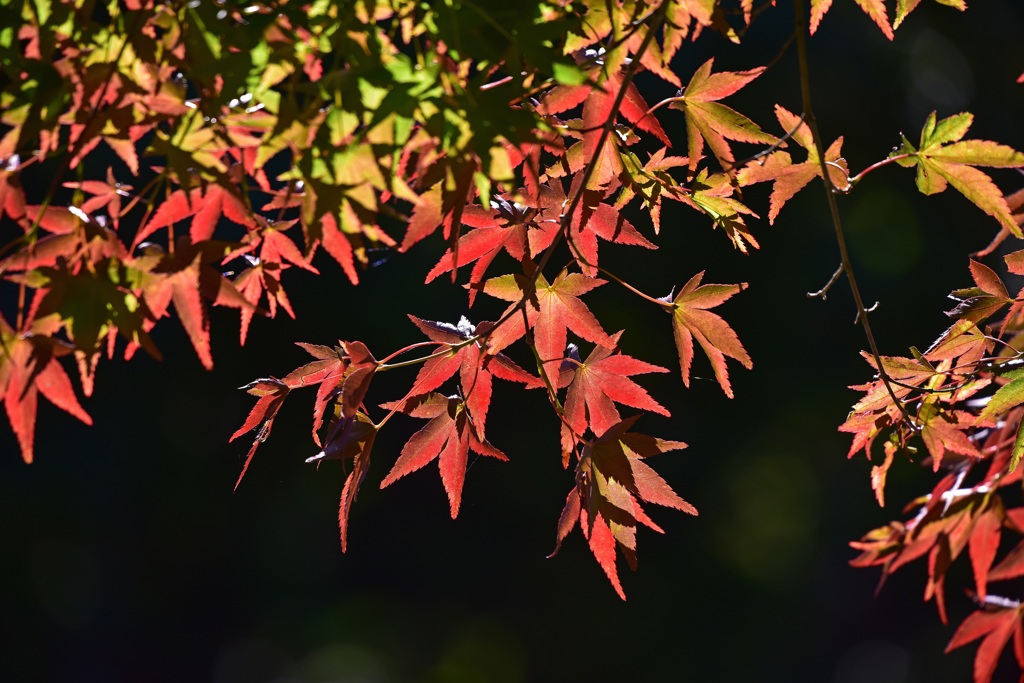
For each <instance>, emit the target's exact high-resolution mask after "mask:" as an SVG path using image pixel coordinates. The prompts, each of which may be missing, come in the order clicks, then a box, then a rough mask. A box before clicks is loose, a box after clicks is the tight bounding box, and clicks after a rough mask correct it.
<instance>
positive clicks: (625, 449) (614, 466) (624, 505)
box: [551, 416, 697, 600]
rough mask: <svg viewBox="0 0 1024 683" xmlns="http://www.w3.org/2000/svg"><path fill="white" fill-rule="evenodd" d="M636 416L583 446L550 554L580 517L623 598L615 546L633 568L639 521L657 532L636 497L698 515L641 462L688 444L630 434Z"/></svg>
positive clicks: (591, 547)
mask: <svg viewBox="0 0 1024 683" xmlns="http://www.w3.org/2000/svg"><path fill="white" fill-rule="evenodd" d="M637 419H639V416H633V417H630V418H627V419H625V420H622V421H621V422H618V423H616V424H614V425H612V426H611V427H609V428H608V429H607V430H605V432H604V433H603V434H601V435H600V436H599V437H597V438H596V439H593V440H591V441H589V442H587V443H586V444H585V445H584V447H583V449H582V452H581V454H580V460H579V463H577V467H576V486H575V487H574V488H573V490H572V491H571V492H570V493H569V496H568V498H567V499H566V504H565V507H564V508H563V510H562V514H561V515H560V517H559V522H558V532H557V536H556V544H555V550H554V551H553V552H552V553H551V555H552V556H553V555H555V554H556V553H557V552H558V550H559V548H560V547H561V544H562V541H564V540H565V538H566V536H568V534H569V533H570V532H571V531H572V529H573V528H574V527H575V525H576V523H577V521H578V522H579V524H580V529H581V530H582V531H583V535H584V537H585V538H586V539H587V541H588V544H589V546H590V549H591V552H592V553H593V555H594V558H595V559H596V560H597V562H598V564H599V565H600V566H601V569H602V570H604V572H605V575H606V576H607V577H608V580H609V581H610V582H611V584H612V587H613V588H614V589H615V592H616V593H618V595H619V597H621V598H622V599H623V600H625V599H626V594H625V592H624V591H623V590H622V584H621V582H620V581H619V577H618V571H617V570H616V567H615V549H616V547H618V549H619V550H621V551H622V552H623V554H624V555H625V557H626V559H627V561H628V562H629V563H630V565H631V566H632V567H633V568H634V569H635V568H636V527H637V524H643V525H645V526H647V527H649V528H652V529H654V530H655V531H658V532H659V533H660V532H661V529H660V528H659V527H658V526H657V525H656V524H655V523H654V522H653V521H652V520H651V519H650V518H649V517H648V516H647V514H646V513H645V512H644V511H643V509H642V508H641V506H640V501H645V502H649V503H654V504H656V505H662V506H665V507H670V508H674V509H677V510H682V511H683V512H686V513H688V514H691V515H696V514H697V509H696V508H694V507H693V506H692V505H690V504H689V503H687V502H686V501H685V500H683V499H682V498H680V497H679V495H678V494H676V492H675V491H673V490H672V488H671V487H670V486H669V485H668V483H667V482H666V481H665V480H664V479H662V478H661V476H660V475H658V473H657V472H655V471H654V470H653V469H652V468H651V467H650V465H648V464H647V463H646V462H644V460H645V459H646V458H648V457H650V456H653V455H657V454H658V453H665V452H668V451H673V450H678V449H681V448H685V447H686V444H684V443H682V442H680V441H666V440H664V439H658V438H655V437H651V436H647V435H644V434H638V433H635V432H630V431H629V429H630V428H631V427H632V426H633V424H635V423H636V421H637Z"/></svg>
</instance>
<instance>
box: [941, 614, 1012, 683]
mask: <svg viewBox="0 0 1024 683" xmlns="http://www.w3.org/2000/svg"><path fill="white" fill-rule="evenodd" d="M1014 633H1017V637H1018V638H1020V637H1021V635H1022V626H1021V608H1020V607H1016V608H1003V609H998V608H997V609H995V610H991V611H990V610H978V611H977V612H973V613H972V614H970V615H968V617H967V618H966V619H964V621H963V623H962V624H960V627H959V628H958V629H957V630H956V633H954V634H953V637H952V639H950V641H949V644H948V645H947V646H946V652H947V653H949V652H951V651H953V650H955V649H956V648H958V647H962V646H964V645H966V644H968V643H971V642H973V641H975V640H978V639H979V638H983V640H982V641H981V645H979V646H978V652H977V654H976V655H975V658H974V683H989V682H990V681H991V680H992V676H993V675H994V674H995V671H996V666H997V665H998V664H999V655H1000V654H1001V653H1002V651H1003V648H1004V647H1006V643H1008V642H1009V640H1010V637H1011V636H1012V635H1014Z"/></svg>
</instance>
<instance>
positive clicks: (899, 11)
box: [892, 0, 967, 29]
mask: <svg viewBox="0 0 1024 683" xmlns="http://www.w3.org/2000/svg"><path fill="white" fill-rule="evenodd" d="M935 1H936V2H937V3H939V4H940V5H946V6H947V7H954V8H956V9H958V10H960V11H961V12H963V11H964V10H966V9H967V2H966V0H935ZM919 4H921V0H896V17H895V18H894V19H893V22H892V27H893V29H897V28H899V27H900V24H902V23H903V20H904V19H906V18H907V15H908V14H910V13H911V12H913V11H914V10H915V9H917V6H918V5H919Z"/></svg>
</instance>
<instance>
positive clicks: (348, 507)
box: [306, 385, 377, 552]
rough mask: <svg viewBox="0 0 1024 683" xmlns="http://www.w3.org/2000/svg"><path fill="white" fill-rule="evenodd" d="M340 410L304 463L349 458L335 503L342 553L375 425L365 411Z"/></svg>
mask: <svg viewBox="0 0 1024 683" xmlns="http://www.w3.org/2000/svg"><path fill="white" fill-rule="evenodd" d="M321 386H323V385H321ZM340 412H341V411H340V409H339V410H338V411H337V413H338V414H337V415H335V420H334V422H333V423H332V425H331V428H330V431H329V432H328V435H327V440H326V442H325V445H324V449H323V450H322V451H320V452H319V453H317V454H316V455H314V456H313V457H311V458H307V459H306V462H315V463H318V464H319V463H320V462H321V461H324V460H351V461H352V471H351V472H349V474H348V476H347V477H346V478H345V485H344V486H343V487H342V489H341V500H340V501H339V503H338V530H339V532H340V534H341V552H345V551H346V550H348V518H349V514H350V513H351V511H352V504H353V503H354V502H355V500H356V496H357V495H358V493H359V486H360V485H361V484H362V483H363V479H365V478H366V473H367V471H368V470H369V469H370V451H371V449H372V448H373V441H374V439H375V438H376V436H377V425H375V424H374V423H373V421H372V420H370V418H369V417H367V416H366V414H365V413H361V412H357V413H356V414H355V415H353V416H350V417H343V416H341V414H340Z"/></svg>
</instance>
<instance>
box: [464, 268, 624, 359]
mask: <svg viewBox="0 0 1024 683" xmlns="http://www.w3.org/2000/svg"><path fill="white" fill-rule="evenodd" d="M604 283H605V281H604V280H599V279H598V278H593V277H588V276H586V275H583V274H582V273H569V272H568V271H566V270H563V271H562V272H561V273H559V274H558V277H556V278H555V281H554V282H552V283H550V284H549V283H548V281H547V279H546V278H545V277H544V276H543V275H542V274H538V275H537V278H536V281H534V278H533V277H532V276H530V275H502V276H500V277H496V278H491V279H490V280H487V281H486V282H484V283H483V284H482V289H483V291H484V293H485V294H489V295H491V296H493V297H495V298H498V299H503V300H505V301H512V302H514V303H513V304H512V307H510V308H509V309H508V310H507V311H506V312H505V313H504V314H503V315H502V317H503V318H504V317H505V316H508V315H509V314H510V313H512V311H514V310H515V308H516V306H518V302H519V301H521V300H522V298H523V296H524V295H525V296H526V297H527V304H526V322H527V323H528V324H529V329H532V330H533V339H534V343H535V344H536V347H537V353H538V354H539V356H540V359H541V363H543V364H546V363H551V362H554V361H559V360H561V359H562V358H563V357H564V356H565V345H566V341H567V330H572V331H573V333H575V334H577V335H579V336H580V337H582V338H583V339H586V340H587V341H590V342H593V343H595V344H602V345H604V346H607V347H609V348H614V347H615V341H614V340H613V339H612V338H611V337H609V336H608V335H607V334H606V333H605V331H604V330H603V329H601V323H599V322H598V321H597V318H595V317H594V314H593V313H591V312H590V309H589V308H587V307H586V305H585V304H584V303H583V302H582V301H580V299H579V297H580V296H582V295H584V294H586V293H587V292H589V291H591V290H593V289H595V288H597V287H600V286H601V285H603V284H604ZM526 331H527V326H526V325H525V324H524V321H523V317H522V315H520V314H514V315H512V316H511V317H509V318H508V320H507V321H506V322H504V323H503V324H502V325H501V326H499V327H498V328H496V329H495V330H494V331H493V332H492V333H491V334H490V337H489V342H490V346H491V350H492V353H493V352H497V351H500V350H501V349H503V348H505V347H506V346H508V345H509V344H511V343H512V342H514V341H516V340H517V339H519V338H520V337H522V336H523V335H524V334H526Z"/></svg>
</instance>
